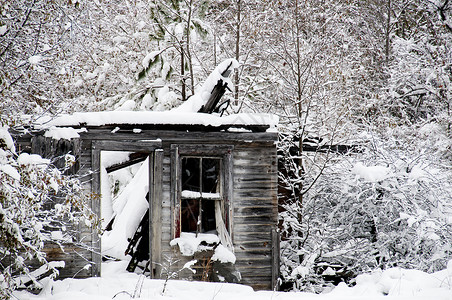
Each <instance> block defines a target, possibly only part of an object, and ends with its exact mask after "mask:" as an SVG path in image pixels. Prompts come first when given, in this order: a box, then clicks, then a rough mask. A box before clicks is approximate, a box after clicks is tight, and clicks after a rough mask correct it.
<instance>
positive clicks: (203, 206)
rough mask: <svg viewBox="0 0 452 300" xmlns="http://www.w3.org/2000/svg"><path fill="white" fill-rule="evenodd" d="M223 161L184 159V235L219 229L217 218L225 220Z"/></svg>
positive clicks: (182, 216)
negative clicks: (223, 213) (222, 182)
mask: <svg viewBox="0 0 452 300" xmlns="http://www.w3.org/2000/svg"><path fill="white" fill-rule="evenodd" d="M221 162H222V160H221V159H220V158H215V157H182V161H181V171H182V174H181V175H182V178H181V179H182V184H181V187H182V191H181V221H180V222H181V231H182V232H203V233H204V232H214V231H216V230H217V228H218V224H217V223H218V222H219V221H220V220H217V219H218V218H219V219H222V217H221V215H222V202H221V199H222V195H221V194H222V191H221ZM221 222H222V220H221Z"/></svg>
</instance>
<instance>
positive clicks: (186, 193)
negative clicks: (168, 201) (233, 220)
mask: <svg viewBox="0 0 452 300" xmlns="http://www.w3.org/2000/svg"><path fill="white" fill-rule="evenodd" d="M181 196H182V198H186V199H199V198H203V199H220V193H200V192H194V191H186V190H184V191H182V193H181Z"/></svg>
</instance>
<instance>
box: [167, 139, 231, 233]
mask: <svg viewBox="0 0 452 300" xmlns="http://www.w3.org/2000/svg"><path fill="white" fill-rule="evenodd" d="M233 149H234V147H233V146H232V145H194V144H172V145H171V162H172V163H171V215H172V216H171V220H172V225H171V237H172V239H174V238H177V237H180V234H181V232H182V228H181V204H182V195H181V194H182V173H181V172H182V158H183V157H199V158H201V157H202V158H214V159H220V173H219V176H220V184H221V186H220V199H219V200H212V201H222V208H223V211H222V217H223V221H224V223H225V225H226V229H227V231H228V232H229V235H231V238H232V232H231V228H232V201H231V200H232V180H233V179H232V153H233Z"/></svg>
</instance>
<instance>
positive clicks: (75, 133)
mask: <svg viewBox="0 0 452 300" xmlns="http://www.w3.org/2000/svg"><path fill="white" fill-rule="evenodd" d="M79 132H86V128H84V129H75V128H72V127H56V126H52V127H50V128H49V129H48V130H47V131H46V132H45V133H44V136H45V137H51V138H52V139H54V140H61V139H65V140H71V139H75V138H79V137H80V134H79Z"/></svg>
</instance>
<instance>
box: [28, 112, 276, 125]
mask: <svg viewBox="0 0 452 300" xmlns="http://www.w3.org/2000/svg"><path fill="white" fill-rule="evenodd" d="M278 122H279V118H278V116H276V115H272V114H263V113H253V114H251V113H240V114H232V115H228V116H223V117H220V116H219V115H213V114H204V113H193V112H174V111H166V112H154V111H108V112H107V111H105V112H86V113H74V114H72V115H61V116H58V117H56V118H50V117H43V118H40V119H38V120H37V121H36V122H35V127H37V128H40V129H46V128H50V127H52V126H57V127H63V126H65V127H83V126H106V125H203V126H214V127H217V126H238V127H241V126H245V127H246V126H268V127H269V128H270V129H272V128H275V127H276V125H277V124H278Z"/></svg>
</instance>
